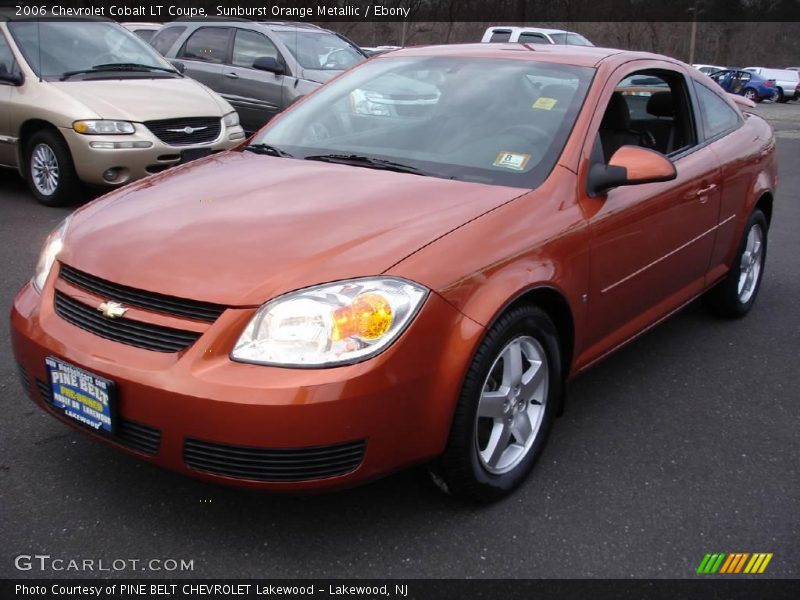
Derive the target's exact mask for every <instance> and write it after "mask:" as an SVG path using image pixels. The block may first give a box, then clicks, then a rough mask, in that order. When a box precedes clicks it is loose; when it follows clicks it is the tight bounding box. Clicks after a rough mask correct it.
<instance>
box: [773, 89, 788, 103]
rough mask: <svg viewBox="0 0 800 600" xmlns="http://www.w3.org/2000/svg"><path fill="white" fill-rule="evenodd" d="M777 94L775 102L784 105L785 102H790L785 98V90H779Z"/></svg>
mask: <svg viewBox="0 0 800 600" xmlns="http://www.w3.org/2000/svg"><path fill="white" fill-rule="evenodd" d="M777 92H778V93H777V95H776V97H775V102H780V103H781V104H782V103H784V102H788V101H789V99H788V98H787V97H786V96H784V94H783V90H782V89H781V88H778V90H777Z"/></svg>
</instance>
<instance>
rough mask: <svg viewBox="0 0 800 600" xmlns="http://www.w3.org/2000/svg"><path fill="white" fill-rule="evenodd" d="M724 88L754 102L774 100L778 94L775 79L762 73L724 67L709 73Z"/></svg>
mask: <svg viewBox="0 0 800 600" xmlns="http://www.w3.org/2000/svg"><path fill="white" fill-rule="evenodd" d="M709 77H711V79H713V80H714V81H716V82H717V83H718V84H719V85H720V86H721V87H722V89H723V90H725V91H726V92H729V93H731V94H739V95H740V96H744V97H745V98H747V99H748V100H752V101H753V102H761V101H762V100H772V99H773V98H774V97H775V95H776V94H777V90H776V88H775V80H774V79H764V78H763V77H761V76H760V75H756V74H755V73H750V72H749V71H742V70H741V69H723V70H722V71H717V72H716V73H711V75H709Z"/></svg>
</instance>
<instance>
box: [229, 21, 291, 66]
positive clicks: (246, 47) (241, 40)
mask: <svg viewBox="0 0 800 600" xmlns="http://www.w3.org/2000/svg"><path fill="white" fill-rule="evenodd" d="M264 57H269V58H274V59H276V60H278V61H280V60H281V59H280V56H279V54H278V49H277V48H276V47H275V44H273V43H272V42H271V41H270V40H268V39H267V37H266V36H264V35H262V34H260V33H257V32H255V31H248V30H246V29H238V30H237V31H236V39H235V40H234V42H233V61H232V62H233V65H234V66H236V67H247V68H252V66H253V63H254V62H255V61H256V59H257V58H264Z"/></svg>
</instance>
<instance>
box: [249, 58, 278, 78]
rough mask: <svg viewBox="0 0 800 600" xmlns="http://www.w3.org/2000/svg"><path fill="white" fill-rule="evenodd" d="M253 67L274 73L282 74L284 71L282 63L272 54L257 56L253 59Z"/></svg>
mask: <svg viewBox="0 0 800 600" xmlns="http://www.w3.org/2000/svg"><path fill="white" fill-rule="evenodd" d="M253 68H254V69H258V70H259V71H269V72H270V73H275V75H283V74H284V73H285V72H286V70H285V69H284V68H283V65H282V64H280V63H279V62H278V59H277V58H275V57H274V56H259V57H258V58H257V59H255V61H253Z"/></svg>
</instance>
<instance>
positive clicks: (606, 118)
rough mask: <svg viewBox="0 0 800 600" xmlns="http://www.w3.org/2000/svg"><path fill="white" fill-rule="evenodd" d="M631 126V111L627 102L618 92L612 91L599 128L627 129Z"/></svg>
mask: <svg viewBox="0 0 800 600" xmlns="http://www.w3.org/2000/svg"><path fill="white" fill-rule="evenodd" d="M630 128H631V113H630V110H629V109H628V103H627V102H625V98H624V97H623V96H622V94H620V93H619V92H614V93H613V94H612V95H611V101H610V102H609V103H608V108H606V112H605V114H604V115H603V121H602V122H601V123H600V129H607V130H612V131H627V130H628V129H630Z"/></svg>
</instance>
